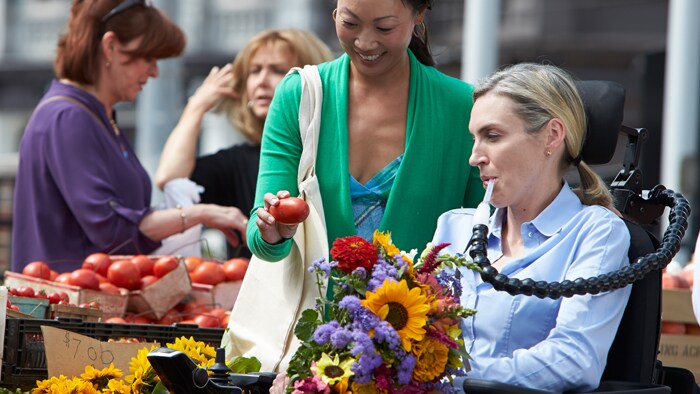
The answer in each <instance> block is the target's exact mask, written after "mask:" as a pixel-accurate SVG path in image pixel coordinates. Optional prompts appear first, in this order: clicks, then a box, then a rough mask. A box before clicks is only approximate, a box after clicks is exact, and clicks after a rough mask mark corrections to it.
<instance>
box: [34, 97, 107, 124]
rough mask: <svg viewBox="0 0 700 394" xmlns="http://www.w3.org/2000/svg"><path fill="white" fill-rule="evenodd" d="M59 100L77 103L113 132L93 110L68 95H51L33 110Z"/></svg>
mask: <svg viewBox="0 0 700 394" xmlns="http://www.w3.org/2000/svg"><path fill="white" fill-rule="evenodd" d="M59 100H63V101H70V102H71V103H73V104H76V105H78V106H79V107H82V108H83V109H84V110H85V112H87V113H88V114H90V116H92V118H93V119H95V121H96V122H97V123H99V124H101V125H102V126H103V127H104V128H105V129H106V130H107V131H108V132H109V133H112V132H113V131H111V130H109V128H108V127H107V126H106V125H105V123H104V122H103V121H102V119H100V117H99V116H97V114H96V113H95V111H93V110H91V109H90V108H89V107H88V106H87V105H85V104H83V103H81V102H80V101H78V100H76V99H74V98H73V97H70V96H64V95H58V96H51V97H49V98H47V99H46V100H44V101H42V102H40V103H39V105H37V106H36V108H35V109H34V112H36V111H37V110H38V109H39V108H41V107H43V106H44V105H46V104H48V103H50V102H53V101H59Z"/></svg>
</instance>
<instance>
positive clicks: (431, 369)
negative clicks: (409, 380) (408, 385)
mask: <svg viewBox="0 0 700 394" xmlns="http://www.w3.org/2000/svg"><path fill="white" fill-rule="evenodd" d="M449 351H450V350H449V349H448V348H447V346H445V345H443V344H442V343H440V341H438V340H437V339H435V338H433V337H430V336H426V337H425V338H423V340H422V341H420V342H418V343H416V344H415V345H413V354H414V355H415V356H416V366H415V368H414V369H413V379H415V380H417V381H419V382H430V381H431V380H433V379H435V378H437V377H438V376H440V374H441V373H442V372H443V371H444V370H445V366H446V365H447V356H448V353H449Z"/></svg>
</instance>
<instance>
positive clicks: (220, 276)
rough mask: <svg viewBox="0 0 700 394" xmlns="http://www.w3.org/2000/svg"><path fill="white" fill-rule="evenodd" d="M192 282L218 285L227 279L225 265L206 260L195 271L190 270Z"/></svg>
mask: <svg viewBox="0 0 700 394" xmlns="http://www.w3.org/2000/svg"><path fill="white" fill-rule="evenodd" d="M190 278H192V282H195V283H204V284H205V285H218V284H219V283H221V282H223V281H225V280H226V273H225V272H224V266H223V265H221V264H219V263H215V262H213V261H204V262H202V264H200V265H199V267H197V268H196V269H195V270H194V271H192V272H190Z"/></svg>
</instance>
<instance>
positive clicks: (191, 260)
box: [185, 256, 202, 272]
mask: <svg viewBox="0 0 700 394" xmlns="http://www.w3.org/2000/svg"><path fill="white" fill-rule="evenodd" d="M200 264H202V258H201V257H197V256H189V257H185V267H187V272H192V271H194V270H195V268H197V267H199V265H200Z"/></svg>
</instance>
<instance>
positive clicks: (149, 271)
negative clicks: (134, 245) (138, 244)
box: [131, 254, 155, 276]
mask: <svg viewBox="0 0 700 394" xmlns="http://www.w3.org/2000/svg"><path fill="white" fill-rule="evenodd" d="M131 262H132V263H134V264H135V265H136V266H137V267H139V271H141V276H146V275H153V264H155V262H154V261H153V260H152V259H151V258H150V257H148V256H145V255H142V254H138V255H136V256H134V257H132V258H131Z"/></svg>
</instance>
